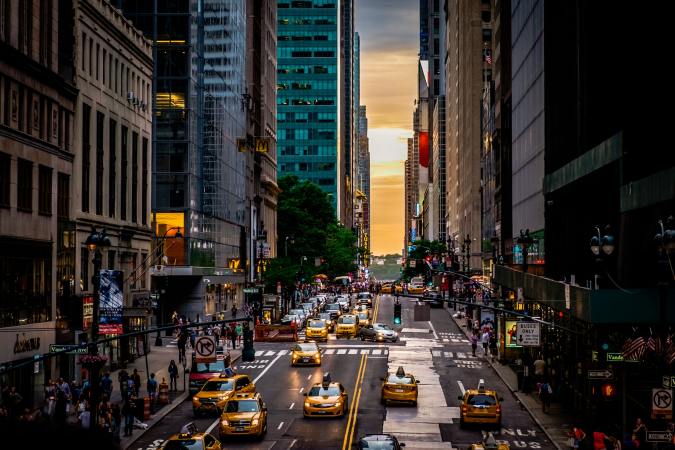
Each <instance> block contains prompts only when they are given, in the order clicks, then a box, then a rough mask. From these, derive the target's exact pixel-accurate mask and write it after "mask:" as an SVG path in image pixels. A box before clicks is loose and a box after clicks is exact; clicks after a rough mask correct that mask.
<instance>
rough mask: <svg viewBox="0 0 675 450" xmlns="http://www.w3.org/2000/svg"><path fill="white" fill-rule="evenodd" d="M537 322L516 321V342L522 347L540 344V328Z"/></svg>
mask: <svg viewBox="0 0 675 450" xmlns="http://www.w3.org/2000/svg"><path fill="white" fill-rule="evenodd" d="M540 325H541V324H540V323H538V322H517V323H516V342H518V345H522V346H523V347H539V346H540V345H541V340H540V336H541V333H540V331H541V328H540Z"/></svg>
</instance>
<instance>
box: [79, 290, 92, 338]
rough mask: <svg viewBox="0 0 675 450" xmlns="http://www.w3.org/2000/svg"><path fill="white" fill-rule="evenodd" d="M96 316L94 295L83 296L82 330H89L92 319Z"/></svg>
mask: <svg viewBox="0 0 675 450" xmlns="http://www.w3.org/2000/svg"><path fill="white" fill-rule="evenodd" d="M93 317H94V297H92V296H91V295H87V296H86V297H82V330H88V329H89V328H90V327H91V321H92V319H93Z"/></svg>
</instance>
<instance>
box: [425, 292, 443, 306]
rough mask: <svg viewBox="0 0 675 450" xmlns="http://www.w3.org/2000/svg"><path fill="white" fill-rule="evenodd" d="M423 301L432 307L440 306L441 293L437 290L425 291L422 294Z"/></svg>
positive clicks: (441, 304) (441, 302)
mask: <svg viewBox="0 0 675 450" xmlns="http://www.w3.org/2000/svg"><path fill="white" fill-rule="evenodd" d="M423 301H424V302H425V303H429V306H431V307H432V308H442V307H443V295H442V294H439V293H438V292H427V293H425V294H424V299H423Z"/></svg>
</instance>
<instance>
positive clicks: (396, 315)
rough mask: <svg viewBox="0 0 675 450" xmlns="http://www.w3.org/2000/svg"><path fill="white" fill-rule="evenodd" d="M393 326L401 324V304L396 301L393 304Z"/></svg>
mask: <svg viewBox="0 0 675 450" xmlns="http://www.w3.org/2000/svg"><path fill="white" fill-rule="evenodd" d="M394 324H395V325H400V324H401V303H400V302H399V301H398V299H397V300H396V303H394Z"/></svg>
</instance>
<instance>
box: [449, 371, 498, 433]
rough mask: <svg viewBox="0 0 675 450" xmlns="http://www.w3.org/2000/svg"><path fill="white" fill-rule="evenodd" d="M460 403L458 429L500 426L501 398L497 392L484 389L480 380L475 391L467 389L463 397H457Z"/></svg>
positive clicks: (483, 384)
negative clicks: (468, 426) (491, 425)
mask: <svg viewBox="0 0 675 450" xmlns="http://www.w3.org/2000/svg"><path fill="white" fill-rule="evenodd" d="M457 398H458V399H459V400H461V401H462V404H461V407H460V417H459V425H460V427H462V426H464V425H466V424H471V423H478V424H493V425H495V426H497V427H501V425H502V407H501V402H502V401H504V399H503V398H501V397H499V396H498V395H497V392H495V391H492V390H489V389H485V383H484V382H483V380H480V382H479V383H478V388H477V389H468V390H467V391H466V392H464V395H460V396H459V397H457Z"/></svg>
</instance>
